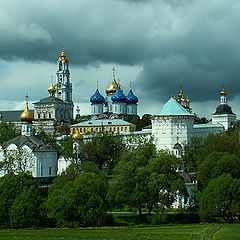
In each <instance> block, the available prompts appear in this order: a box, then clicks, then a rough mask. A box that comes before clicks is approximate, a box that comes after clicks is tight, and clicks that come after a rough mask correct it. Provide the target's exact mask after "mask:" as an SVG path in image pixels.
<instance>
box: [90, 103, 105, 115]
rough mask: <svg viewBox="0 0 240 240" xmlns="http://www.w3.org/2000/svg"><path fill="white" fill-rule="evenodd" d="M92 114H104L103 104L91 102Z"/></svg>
mask: <svg viewBox="0 0 240 240" xmlns="http://www.w3.org/2000/svg"><path fill="white" fill-rule="evenodd" d="M91 114H92V115H100V114H103V105H102V104H91Z"/></svg>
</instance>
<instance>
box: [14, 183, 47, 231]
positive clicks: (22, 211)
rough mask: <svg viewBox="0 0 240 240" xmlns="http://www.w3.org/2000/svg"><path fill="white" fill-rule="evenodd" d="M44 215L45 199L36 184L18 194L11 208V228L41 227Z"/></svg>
mask: <svg viewBox="0 0 240 240" xmlns="http://www.w3.org/2000/svg"><path fill="white" fill-rule="evenodd" d="M44 217H45V212H44V207H43V199H42V197H41V195H40V192H39V189H38V186H36V185H33V186H31V187H30V188H28V189H24V190H23V192H22V193H21V194H20V195H18V196H16V198H15V200H14V201H13V204H12V206H11V208H10V226H11V228H26V227H39V226H40V225H41V223H42V221H43V218H44Z"/></svg>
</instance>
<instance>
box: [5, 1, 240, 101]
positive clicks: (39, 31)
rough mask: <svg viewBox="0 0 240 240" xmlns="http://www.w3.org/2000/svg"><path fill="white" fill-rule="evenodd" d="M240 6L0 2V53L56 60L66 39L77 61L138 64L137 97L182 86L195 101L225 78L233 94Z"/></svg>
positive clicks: (208, 96) (163, 94)
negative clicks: (140, 69) (0, 4)
mask: <svg viewBox="0 0 240 240" xmlns="http://www.w3.org/2000/svg"><path fill="white" fill-rule="evenodd" d="M129 3H139V4H129ZM143 3H144V4H143ZM239 10H240V6H239V5H238V4H237V3H236V1H234V0H223V1H221V3H219V1H217V0H212V1H205V0H204V1H196V0H195V1H192V0H191V1H190V0H183V1H177V0H162V1H160V0H159V1H156V0H149V1H147V0H146V1H144V0H112V1H109V0H102V1H94V0H86V1H74V0H70V1H68V3H67V5H66V4H59V1H57V0H50V1H42V2H35V1H34V3H33V1H30V0H25V1H24V4H22V3H21V2H19V1H17V0H15V1H11V2H9V1H4V2H3V4H2V6H1V9H0V32H1V35H2V36H3V37H2V38H1V39H0V56H1V58H4V59H5V60H6V59H7V60H11V59H18V58H20V59H24V60H25V61H46V62H51V63H54V62H56V59H57V55H58V54H59V51H60V48H61V46H62V45H64V46H65V50H66V53H67V55H68V56H69V59H70V61H71V64H72V65H74V66H75V67H77V66H79V67H84V66H89V65H90V66H96V67H98V66H101V64H118V65H120V66H121V65H124V66H126V65H127V66H135V65H142V67H143V70H142V71H141V72H140V73H139V76H138V77H137V78H136V79H135V84H134V85H135V86H137V89H136V90H137V91H138V92H139V94H140V97H142V98H149V99H153V100H159V101H164V99H166V98H168V97H170V96H171V95H174V94H177V93H178V90H179V87H180V85H181V86H182V87H183V89H184V92H185V93H186V94H189V95H190V97H191V99H193V101H208V100H216V99H218V91H219V90H220V88H221V85H222V83H223V82H224V83H225V86H226V89H227V90H228V92H229V93H230V96H229V97H230V99H231V97H234V96H236V95H237V94H238V93H239V87H240V86H239V79H240V71H239V69H240V60H239V59H240V47H239V44H238V39H239V36H240V28H239V26H238V25H239V24H238V23H239V21H240V16H239ZM81 84H82V82H80V80H79V82H78V83H77V86H78V85H81ZM91 92H92V90H91Z"/></svg>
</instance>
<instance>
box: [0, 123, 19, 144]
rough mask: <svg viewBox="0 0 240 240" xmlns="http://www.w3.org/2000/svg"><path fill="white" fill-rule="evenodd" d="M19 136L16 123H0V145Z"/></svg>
mask: <svg viewBox="0 0 240 240" xmlns="http://www.w3.org/2000/svg"><path fill="white" fill-rule="evenodd" d="M18 135H19V133H18V132H17V130H16V127H15V125H14V123H12V122H9V123H8V122H0V145H2V144H3V143H4V142H6V141H8V140H10V139H12V138H15V137H17V136H18Z"/></svg>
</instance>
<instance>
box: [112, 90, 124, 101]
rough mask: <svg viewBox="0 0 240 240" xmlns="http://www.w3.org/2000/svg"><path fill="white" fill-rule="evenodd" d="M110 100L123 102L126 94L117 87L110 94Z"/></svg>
mask: <svg viewBox="0 0 240 240" xmlns="http://www.w3.org/2000/svg"><path fill="white" fill-rule="evenodd" d="M111 100H112V101H113V102H116V103H120V102H125V101H126V96H125V95H124V93H123V92H122V91H121V89H120V87H118V89H117V91H116V92H115V93H114V94H113V95H112V97H111Z"/></svg>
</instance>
